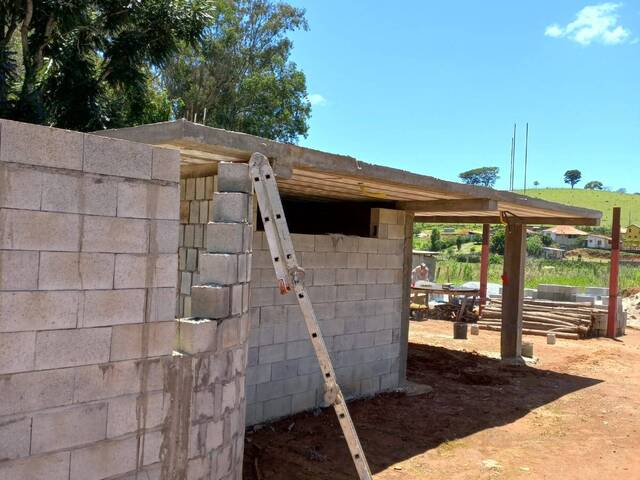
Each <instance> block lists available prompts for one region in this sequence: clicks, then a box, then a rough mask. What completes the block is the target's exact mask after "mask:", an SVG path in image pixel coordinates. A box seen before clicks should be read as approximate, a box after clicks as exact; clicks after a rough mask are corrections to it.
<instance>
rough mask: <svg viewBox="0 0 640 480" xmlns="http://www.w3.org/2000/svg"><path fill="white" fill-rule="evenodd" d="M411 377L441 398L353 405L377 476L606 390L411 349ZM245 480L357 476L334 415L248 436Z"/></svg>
mask: <svg viewBox="0 0 640 480" xmlns="http://www.w3.org/2000/svg"><path fill="white" fill-rule="evenodd" d="M407 377H408V378H409V380H411V381H413V382H416V383H422V384H427V385H431V386H432V387H434V391H433V392H432V393H428V394H423V395H418V396H413V397H410V396H407V395H404V394H402V393H390V394H383V395H379V396H377V397H375V398H372V399H368V400H358V401H355V402H352V403H350V405H349V409H350V411H351V414H352V417H353V419H354V423H355V424H356V428H357V430H358V433H359V435H360V440H361V442H362V444H363V447H364V450H365V453H366V455H367V458H368V460H369V465H370V467H371V469H372V471H373V473H375V472H378V471H380V470H383V469H385V468H387V467H389V466H390V465H393V464H395V463H398V462H400V461H403V460H405V459H407V458H410V457H413V456H415V455H417V454H420V453H423V452H425V451H427V450H430V449H433V448H436V447H438V446H440V445H442V444H443V443H445V442H450V441H452V440H456V439H459V438H463V437H466V436H468V435H471V434H473V433H475V432H478V431H481V430H485V429H487V428H492V427H496V426H500V425H505V424H508V423H511V422H513V421H515V420H517V419H519V418H521V417H523V416H524V415H526V414H527V413H528V412H529V411H531V410H532V409H535V408H538V407H540V406H542V405H545V404H547V403H550V402H553V401H554V400H556V399H558V398H560V397H562V396H564V395H567V394H569V393H571V392H575V391H577V390H580V389H584V388H587V387H590V386H592V385H595V384H597V383H599V382H600V380H596V379H592V378H586V377H580V376H575V375H568V374H562V373H556V372H553V371H548V370H541V369H537V368H533V367H510V366H506V365H503V364H501V362H500V361H498V360H495V359H492V358H488V357H485V356H482V355H478V354H475V353H469V352H460V351H456V350H448V349H446V348H442V347H436V346H430V345H424V344H412V343H410V344H409V357H408V362H407ZM244 478H245V479H246V480H254V479H255V480H262V479H264V480H267V479H269V480H271V479H332V480H335V479H353V478H357V475H356V472H355V469H354V467H353V464H352V462H351V459H350V457H349V452H348V450H347V447H346V444H345V442H344V439H343V437H342V435H341V431H340V427H339V425H338V422H337V420H336V418H335V414H334V413H333V409H325V410H323V411H321V412H316V414H315V415H314V414H313V413H303V414H299V415H296V416H293V417H289V418H287V419H284V420H281V421H279V422H277V423H274V424H272V425H269V426H267V427H265V428H263V429H261V430H259V431H257V432H254V433H248V434H247V437H246V442H245V458H244Z"/></svg>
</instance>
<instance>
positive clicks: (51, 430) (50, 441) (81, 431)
mask: <svg viewBox="0 0 640 480" xmlns="http://www.w3.org/2000/svg"><path fill="white" fill-rule="evenodd" d="M106 430H107V404H106V403H94V404H89V405H78V406H73V407H64V408H62V409H60V410H54V411H49V412H46V413H41V414H37V415H34V416H33V427H32V434H31V435H32V440H31V452H32V453H44V452H51V451H53V450H61V449H64V448H70V447H75V446H78V445H83V444H86V443H92V442H96V441H98V440H102V439H104V438H106V434H107V432H106Z"/></svg>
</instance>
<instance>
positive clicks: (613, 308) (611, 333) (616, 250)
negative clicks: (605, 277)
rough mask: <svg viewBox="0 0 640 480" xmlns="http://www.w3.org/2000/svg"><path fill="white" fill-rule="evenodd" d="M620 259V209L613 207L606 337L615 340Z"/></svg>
mask: <svg viewBox="0 0 640 480" xmlns="http://www.w3.org/2000/svg"><path fill="white" fill-rule="evenodd" d="M619 259H620V207H613V226H612V232H611V269H610V271H609V275H610V276H609V312H608V313H609V315H608V318H607V337H610V338H615V336H616V323H617V322H616V320H617V315H618V271H619V268H620V265H619Z"/></svg>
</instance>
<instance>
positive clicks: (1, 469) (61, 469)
mask: <svg viewBox="0 0 640 480" xmlns="http://www.w3.org/2000/svg"><path fill="white" fill-rule="evenodd" d="M69 456H70V453H69V452H58V453H54V454H51V455H39V456H36V457H28V458H23V459H19V460H10V461H5V462H0V478H2V479H3V480H25V479H29V480H69Z"/></svg>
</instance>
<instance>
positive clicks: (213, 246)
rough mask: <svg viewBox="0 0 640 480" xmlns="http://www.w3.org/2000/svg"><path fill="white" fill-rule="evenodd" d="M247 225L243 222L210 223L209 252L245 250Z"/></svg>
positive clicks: (208, 227) (208, 228) (207, 243)
mask: <svg viewBox="0 0 640 480" xmlns="http://www.w3.org/2000/svg"><path fill="white" fill-rule="evenodd" d="M244 233H245V225H244V224H242V223H209V224H208V225H207V233H206V236H207V238H206V248H207V251H208V252H209V253H242V252H244Z"/></svg>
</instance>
